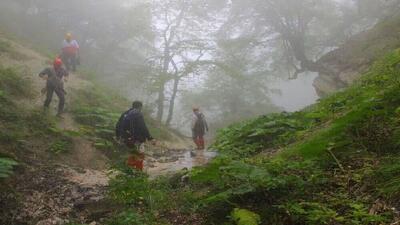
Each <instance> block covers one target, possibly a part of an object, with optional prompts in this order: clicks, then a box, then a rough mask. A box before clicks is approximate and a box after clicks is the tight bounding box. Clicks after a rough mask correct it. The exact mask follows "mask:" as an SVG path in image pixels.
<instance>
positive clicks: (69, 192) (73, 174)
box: [0, 34, 215, 225]
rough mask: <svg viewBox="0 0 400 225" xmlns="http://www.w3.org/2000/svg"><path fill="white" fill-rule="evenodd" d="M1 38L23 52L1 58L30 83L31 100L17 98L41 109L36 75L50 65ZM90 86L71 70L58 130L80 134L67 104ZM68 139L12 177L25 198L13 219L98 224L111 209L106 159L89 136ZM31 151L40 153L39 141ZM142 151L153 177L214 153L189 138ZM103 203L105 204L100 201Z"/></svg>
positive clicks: (203, 161) (46, 223)
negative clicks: (62, 149) (196, 147)
mask: <svg viewBox="0 0 400 225" xmlns="http://www.w3.org/2000/svg"><path fill="white" fill-rule="evenodd" d="M0 39H3V40H6V41H7V42H9V43H11V44H12V47H13V49H14V50H15V51H16V52H18V53H19V54H21V55H24V56H26V57H24V59H23V60H21V59H19V60H16V59H10V58H7V57H4V56H0V59H1V62H2V65H3V66H6V67H17V68H19V69H20V70H22V71H24V74H25V75H26V78H27V79H29V80H30V82H31V83H32V86H33V89H34V92H35V93H36V94H35V95H34V96H33V97H32V98H31V99H21V100H18V101H20V102H19V103H20V104H21V105H23V106H24V107H25V108H26V109H27V110H38V109H40V108H41V107H42V104H43V101H44V98H45V96H43V95H41V94H39V93H40V90H41V89H42V88H43V87H44V85H45V81H43V80H41V79H39V77H38V76H37V74H38V73H39V72H40V71H41V70H42V69H43V68H45V67H47V66H49V60H48V59H47V58H45V57H43V56H42V55H40V54H38V53H37V52H35V51H33V50H31V49H29V48H27V47H24V46H22V45H20V44H18V43H16V42H14V41H11V40H8V39H6V38H4V37H3V36H2V35H1V34H0ZM88 85H93V84H92V83H90V82H88V81H86V80H83V79H81V78H80V77H79V74H71V75H70V79H69V81H68V82H67V83H66V84H65V88H66V91H67V93H68V95H67V96H66V109H67V112H66V113H65V114H64V115H63V117H62V118H58V119H57V120H56V123H57V128H58V129H59V130H61V131H62V132H79V130H80V129H81V127H80V125H79V124H78V123H76V122H75V120H74V118H73V116H72V115H71V114H70V113H69V112H68V106H69V105H70V104H72V103H71V102H70V101H69V99H70V95H72V94H73V92H74V90H79V89H83V88H85V87H87V86H88ZM56 105H57V98H56V96H54V99H53V102H52V105H51V112H50V113H49V116H52V115H53V114H54V110H53V108H55V107H56ZM43 141H45V140H43ZM72 142H73V143H72V146H73V147H72V150H70V151H69V152H67V153H62V154H60V155H58V156H56V157H53V158H52V160H50V161H47V159H40V158H36V159H37V160H31V163H30V164H29V165H27V166H26V167H27V168H26V169H25V171H24V172H23V173H22V175H20V176H18V177H17V178H16V180H15V181H14V182H15V186H16V187H18V188H17V191H19V192H20V193H22V196H21V198H22V202H23V205H22V206H21V207H19V208H18V212H16V213H14V215H18V217H19V218H16V219H15V221H16V222H18V221H21V222H22V221H30V222H29V224H36V225H50V224H63V223H65V222H67V221H66V218H76V219H77V221H79V222H85V223H91V222H96V218H98V217H101V214H106V213H108V212H109V210H110V208H111V207H109V204H111V203H104V202H103V201H106V198H105V195H106V190H107V185H108V182H109V174H110V171H109V168H110V164H111V162H110V160H109V159H108V158H107V157H106V156H105V155H104V154H103V152H101V151H99V150H97V149H96V148H95V147H94V143H93V141H92V140H91V139H90V138H87V137H85V136H84V135H79V136H74V137H72ZM32 149H36V150H35V151H41V152H43V149H40V145H39V144H38V146H35V147H32ZM144 151H145V154H146V158H145V169H144V170H145V172H146V173H148V174H149V175H150V176H151V177H155V176H159V175H165V174H169V173H174V172H176V171H179V170H182V169H185V168H186V169H191V168H192V167H194V166H201V165H204V164H206V163H207V162H208V161H209V160H210V159H211V158H213V157H214V156H215V153H213V152H208V151H197V152H196V151H192V149H191V147H190V145H189V144H188V141H181V143H163V144H161V145H159V146H156V147H155V146H150V145H146V146H145V147H144ZM39 155H40V154H39ZM35 157H36V156H35ZM39 157H40V156H39ZM101 202H103V204H99V203H101ZM91 224H96V223H91Z"/></svg>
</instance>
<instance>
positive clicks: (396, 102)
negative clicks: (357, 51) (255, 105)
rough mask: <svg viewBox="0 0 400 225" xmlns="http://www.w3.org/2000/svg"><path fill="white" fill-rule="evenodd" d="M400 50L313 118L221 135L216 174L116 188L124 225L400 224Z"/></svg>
mask: <svg viewBox="0 0 400 225" xmlns="http://www.w3.org/2000/svg"><path fill="white" fill-rule="evenodd" d="M399 64H400V49H399V50H396V51H393V52H391V53H389V54H387V55H386V56H384V57H381V58H380V59H379V60H377V61H376V62H375V63H374V64H373V66H372V68H370V69H369V70H368V72H366V73H365V74H364V75H363V78H362V79H361V80H359V81H358V82H356V83H355V84H353V85H352V86H351V87H349V88H347V89H346V90H344V91H342V92H339V93H337V94H334V95H332V96H330V97H328V98H326V99H323V100H321V101H320V102H319V103H317V104H315V105H313V106H310V107H309V108H307V109H306V110H304V111H300V112H295V113H282V114H273V115H268V116H263V117H260V118H256V119H254V120H251V121H247V122H243V123H239V124H235V125H232V126H230V127H228V128H226V129H223V130H221V131H220V133H219V135H218V137H217V139H216V142H215V144H214V148H216V149H218V150H219V152H220V155H219V156H218V157H217V158H216V159H215V160H213V161H212V162H211V163H210V164H209V165H208V166H206V167H203V168H197V169H195V170H193V171H190V172H184V173H183V174H180V175H179V174H178V175H176V176H174V177H172V178H169V179H165V178H159V179H157V180H148V179H147V178H146V177H145V176H142V175H140V174H135V173H124V174H120V175H119V176H117V177H116V178H115V179H113V181H112V182H111V187H110V188H111V196H112V199H114V200H115V201H117V202H119V203H120V204H123V205H125V207H123V208H121V209H120V213H118V214H115V216H114V217H113V219H111V220H110V221H109V224H112V225H123V224H180V225H182V224H227V225H228V224H232V225H233V224H237V225H257V224H265V225H267V224H274V225H293V224H296V225H312V224H315V225H319V224H330V225H337V224H346V225H347V224H349V225H350V224H351V225H353V224H354V225H356V224H363V225H369V224H371V225H375V224H376V225H378V224H398V223H399V222H400V211H399V208H400V204H399V203H400V180H399V177H400V173H399V172H400V169H399V168H400V142H399V140H400V119H399V118H400V117H399V116H400V114H399V113H400V69H399V66H398V65H399Z"/></svg>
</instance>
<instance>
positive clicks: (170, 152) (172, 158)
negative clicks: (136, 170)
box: [144, 149, 217, 177]
mask: <svg viewBox="0 0 400 225" xmlns="http://www.w3.org/2000/svg"><path fill="white" fill-rule="evenodd" d="M216 156H217V153H216V152H215V151H209V150H188V149H164V150H150V151H145V160H144V172H146V173H147V174H149V176H150V177H156V176H160V175H167V174H173V173H175V172H179V171H180V170H183V169H188V170H190V169H192V168H193V167H196V166H203V165H206V164H207V163H208V162H210V160H211V159H213V158H214V157H216Z"/></svg>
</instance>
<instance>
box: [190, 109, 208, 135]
mask: <svg viewBox="0 0 400 225" xmlns="http://www.w3.org/2000/svg"><path fill="white" fill-rule="evenodd" d="M206 131H208V124H207V121H206V118H205V116H204V114H203V113H201V112H196V113H194V114H193V120H192V133H193V135H194V136H204V134H205V133H206Z"/></svg>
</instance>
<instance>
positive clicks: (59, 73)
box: [39, 67, 68, 87]
mask: <svg viewBox="0 0 400 225" xmlns="http://www.w3.org/2000/svg"><path fill="white" fill-rule="evenodd" d="M44 75H47V76H48V79H47V85H52V86H55V87H57V86H60V85H62V84H63V78H64V77H68V72H67V71H66V70H65V69H64V68H62V67H61V68H59V69H57V70H56V69H54V68H51V67H48V68H46V69H44V70H43V71H42V72H40V73H39V76H44Z"/></svg>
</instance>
